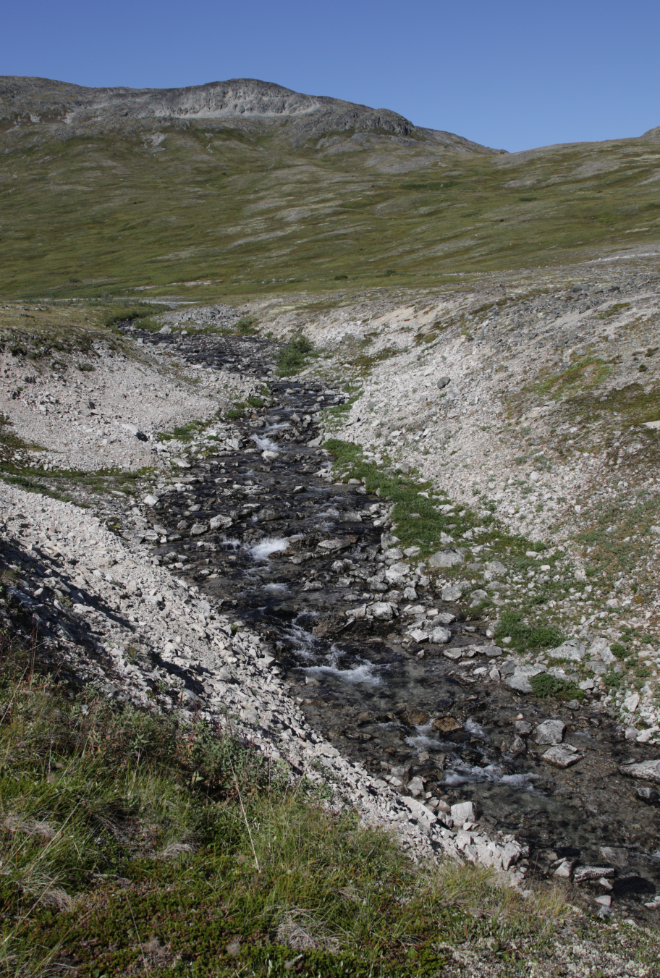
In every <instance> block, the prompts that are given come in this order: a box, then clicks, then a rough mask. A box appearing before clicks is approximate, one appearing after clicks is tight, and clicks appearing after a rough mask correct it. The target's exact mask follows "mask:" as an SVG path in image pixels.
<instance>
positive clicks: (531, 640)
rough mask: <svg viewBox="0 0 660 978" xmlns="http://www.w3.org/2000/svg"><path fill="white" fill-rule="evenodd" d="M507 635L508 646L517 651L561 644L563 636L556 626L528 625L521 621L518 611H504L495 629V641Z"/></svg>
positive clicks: (546, 647)
mask: <svg viewBox="0 0 660 978" xmlns="http://www.w3.org/2000/svg"><path fill="white" fill-rule="evenodd" d="M507 635H508V636H509V637H510V638H511V644H510V648H514V649H515V650H516V651H517V652H526V651H530V650H533V649H548V648H551V647H554V646H557V645H561V643H562V642H563V641H564V636H563V635H562V633H561V632H560V631H559V629H558V628H555V627H553V626H548V625H540V626H539V625H528V624H525V622H523V621H522V615H521V613H520V612H518V611H504V612H503V613H502V616H501V618H500V621H499V623H498V625H497V628H496V630H495V641H496V642H498V641H500V640H501V639H503V638H506V637H507Z"/></svg>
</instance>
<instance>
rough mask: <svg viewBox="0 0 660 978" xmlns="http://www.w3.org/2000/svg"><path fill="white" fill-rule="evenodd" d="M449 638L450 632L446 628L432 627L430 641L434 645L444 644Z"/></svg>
mask: <svg viewBox="0 0 660 978" xmlns="http://www.w3.org/2000/svg"><path fill="white" fill-rule="evenodd" d="M450 640H451V632H450V631H449V629H448V628H434V629H433V631H432V632H431V642H432V643H433V644H434V645H444V644H445V643H446V642H449V641H450Z"/></svg>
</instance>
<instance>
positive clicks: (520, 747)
mask: <svg viewBox="0 0 660 978" xmlns="http://www.w3.org/2000/svg"><path fill="white" fill-rule="evenodd" d="M526 750H527V744H526V743H525V741H524V740H523V739H522V737H519V736H518V734H516V736H515V737H514V738H513V741H512V743H511V753H512V754H524V753H525V751H526Z"/></svg>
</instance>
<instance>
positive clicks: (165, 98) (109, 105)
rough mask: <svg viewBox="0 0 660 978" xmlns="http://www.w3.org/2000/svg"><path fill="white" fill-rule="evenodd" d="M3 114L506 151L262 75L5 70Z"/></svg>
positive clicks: (100, 124)
mask: <svg viewBox="0 0 660 978" xmlns="http://www.w3.org/2000/svg"><path fill="white" fill-rule="evenodd" d="M0 121H4V122H5V123H6V122H12V123H14V124H15V125H19V126H25V125H34V124H38V123H49V124H51V125H56V126H61V125H64V126H66V127H67V128H68V129H69V130H73V131H74V132H79V131H88V130H89V129H90V128H91V129H94V128H96V129H98V128H102V129H107V128H117V127H119V128H126V127H129V128H131V127H134V126H135V125H136V124H137V125H149V124H150V123H154V122H157V123H159V124H163V123H166V122H168V121H169V122H179V123H194V122H197V121H200V122H201V121H203V122H204V124H205V125H208V124H209V123H210V124H211V125H212V126H214V127H215V126H217V125H218V124H219V125H220V126H221V127H222V128H226V127H228V126H229V127H231V128H239V129H241V128H253V127H254V126H259V127H264V126H265V127H268V128H272V127H280V126H282V125H284V126H286V128H287V132H288V134H290V136H291V137H292V139H293V141H294V143H298V144H299V143H300V142H302V141H304V140H305V139H308V138H313V137H318V136H323V135H325V134H327V133H330V132H336V133H346V132H347V131H352V132H353V133H372V134H375V135H381V136H389V137H398V138H403V139H411V140H414V141H416V142H420V141H422V142H429V143H434V144H436V145H438V146H440V147H442V148H446V149H452V150H458V151H463V152H469V153H493V152H501V151H498V150H490V149H488V148H487V147H485V146H481V145H479V144H478V143H473V142H471V141H470V140H467V139H464V138H463V137H461V136H456V135H454V134H453V133H449V132H442V131H437V130H434V129H425V128H422V127H420V126H415V125H413V123H412V122H410V120H408V119H406V118H404V116H402V115H399V114H398V113H397V112H392V111H390V110H389V109H372V108H370V107H369V106H367V105H358V104H356V103H354V102H344V101H343V100H342V99H336V98H330V97H328V96H325V95H303V94H301V93H299V92H294V91H292V90H291V89H289V88H284V87H282V85H275V84H273V83H272V82H264V81H259V80H258V79H254V78H232V79H230V80H229V81H218V82H209V83H208V84H206V85H192V86H189V87H187V88H85V87H83V86H81V85H71V84H69V83H67V82H60V81H51V80H50V79H47V78H21V77H14V76H3V77H0Z"/></svg>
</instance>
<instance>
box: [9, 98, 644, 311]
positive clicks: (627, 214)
mask: <svg viewBox="0 0 660 978" xmlns="http://www.w3.org/2000/svg"><path fill="white" fill-rule="evenodd" d="M35 83H38V86H37V87H38V92H37V94H36V95H35V91H34V89H35ZM222 84H224V85H225V88H226V86H227V85H229V84H230V83H222ZM231 84H233V83H231ZM246 84H248V83H246ZM249 84H251V85H252V86H253V87H254V86H262V87H263V88H264V89H265V90H267V92H268V93H269V92H270V91H271V90H274V91H276V93H278V94H279V93H287V90H286V89H279V88H278V86H266V85H264V83H259V82H254V83H249ZM219 85H220V83H217V85H216V86H215V88H214V86H204V87H203V88H204V89H205V91H206V89H213V90H214V91H215V89H217V87H218V86H219ZM58 86H59V87H58ZM63 91H64V95H63V94H62V93H63ZM223 91H224V90H223ZM104 92H106V93H110V94H109V95H106V96H105V101H104V100H103V98H102V97H101V96H102V95H103V93H104ZM190 92H193V93H196V92H198V90H197V89H195V90H193V89H182V90H174V92H173V93H168V95H169V96H170V97H171V98H172V99H173V98H174V97H175V96H177V97H178V96H179V95H180V94H181V93H190ZM72 93H73V94H72ZM76 93H78V94H76ZM80 93H82V95H80ZM88 93H92V94H91V95H89V94H88ZM98 93H101V95H99V94H98ZM65 95H66V97H64V96H65ZM82 96H85V97H84V98H83V97H82ZM111 96H112V99H111ZM138 96H139V100H138ZM294 96H295V99H297V100H299V101H300V100H304V99H308V100H309V99H310V97H308V96H297V95H296V93H288V96H287V97H290V101H289V103H282V104H281V106H280V109H279V111H265V110H261V109H257V110H256V111H254V112H252V110H250V112H247V113H245V112H243V111H242V109H241V108H240V106H239V110H238V111H233V110H231V109H226V108H222V110H221V111H216V110H215V109H213V110H212V111H211V110H208V111H207V112H206V115H204V110H200V109H199V107H198V106H195V107H193V108H194V111H190V110H189V108H186V109H185V111H184V110H180V105H179V108H178V109H177V108H176V107H175V108H174V109H172V108H171V106H168V107H167V110H166V111H165V109H163V105H162V104H161V103H159V102H158V97H159V93H155V94H154V93H152V92H147V93H137V94H136V93H132V92H131V90H126V89H121V90H115V89H113V90H92V89H77V88H76V87H75V86H63V85H61V84H60V83H55V82H46V81H41V80H38V79H37V80H34V79H0V290H1V292H2V293H3V294H4V295H6V296H23V297H28V296H35V295H36V296H41V295H51V296H77V295H78V296H86V295H87V296H88V295H98V294H100V293H103V292H105V293H109V294H112V295H114V294H124V293H126V291H127V290H131V289H133V288H136V287H140V286H142V287H145V286H146V287H147V288H148V291H147V292H146V293H145V295H149V296H151V295H159V294H168V293H169V292H171V289H172V286H173V285H175V284H176V286H177V291H180V290H181V289H180V286H181V283H187V282H195V283H199V285H197V284H196V285H195V286H193V287H192V288H191V289H190V291H191V297H193V295H194V296H195V297H199V298H217V299H219V298H224V297H226V298H230V297H241V296H247V295H250V296H255V295H258V294H264V293H268V292H272V291H277V292H280V293H281V292H283V291H287V290H288V289H291V290H295V291H296V292H299V291H300V290H301V289H303V290H306V291H323V290H328V289H336V288H337V287H338V283H339V282H341V281H343V280H344V277H347V279H348V284H349V287H352V288H356V287H357V288H362V287H374V286H377V285H378V284H384V279H385V278H388V277H390V276H392V274H393V273H395V274H396V275H397V278H396V283H397V285H404V286H413V287H416V286H429V285H433V284H435V283H436V282H439V281H442V280H443V279H444V278H446V276H447V275H455V274H456V273H461V272H474V271H484V270H498V269H510V268H519V267H523V266H524V267H530V266H531V267H533V266H538V265H549V264H559V263H566V262H569V263H572V262H575V261H580V260H586V259H589V258H594V257H599V256H602V255H606V254H608V253H611V252H612V251H613V250H616V251H620V250H621V249H622V248H623V249H634V250H637V249H639V248H640V246H643V247H642V250H648V247H649V246H654V245H655V243H656V242H657V241H658V240H659V239H660V194H659V188H660V182H659V181H660V130H652V131H651V132H649V133H647V134H646V135H645V136H643V137H641V138H639V139H628V140H617V141H610V142H605V143H597V144H587V143H583V144H574V145H562V146H554V147H547V148H543V149H537V150H531V151H528V152H525V153H517V154H506V153H502V152H498V151H493V150H488V149H486V148H485V147H480V146H478V145H476V144H474V143H469V142H467V141H466V140H462V139H460V138H459V137H456V136H452V135H451V134H448V133H438V132H434V131H432V130H426V129H420V128H418V127H415V126H413V125H412V124H411V123H409V122H408V121H407V120H404V119H402V117H400V116H396V115H395V114H394V113H387V112H385V111H384V110H370V109H366V108H365V107H362V106H350V104H349V103H340V102H338V101H337V100H333V99H326V100H322V99H321V100H319V99H317V100H311V101H312V102H313V104H312V105H311V108H310V107H309V106H308V105H306V104H303V105H302V108H301V107H300V104H298V103H295V104H293V103H292V102H291V99H292V98H293V97H294ZM113 100H114V101H113ZM243 101H244V102H245V98H244V97H243ZM110 102H112V106H111V109H112V110H111V111H110V110H108V109H107V106H108V104H109V103H110ZM161 102H162V99H161ZM226 102H227V100H226V99H225V102H224V103H223V106H224V105H225V103H226ZM179 103H180V100H179ZM179 103H177V104H179ZM207 103H208V99H207ZM321 103H322V104H321ZM124 104H126V105H127V106H128V108H127V109H123V106H124ZM136 105H138V108H136ZM250 105H252V103H250ZM81 106H82V107H81ZM292 106H293V107H292ZM252 107H254V106H253V105H252ZM347 107H348V108H347ZM260 112H261V114H260ZM332 127H335V128H332Z"/></svg>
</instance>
